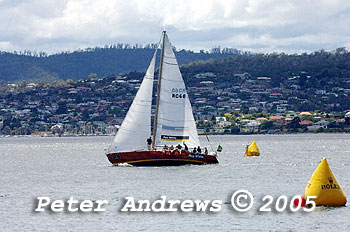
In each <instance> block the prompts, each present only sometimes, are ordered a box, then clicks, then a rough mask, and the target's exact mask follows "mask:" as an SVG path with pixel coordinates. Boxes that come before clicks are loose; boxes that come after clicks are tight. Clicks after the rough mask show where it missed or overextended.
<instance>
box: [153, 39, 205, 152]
mask: <svg viewBox="0 0 350 232" xmlns="http://www.w3.org/2000/svg"><path fill="white" fill-rule="evenodd" d="M159 95H160V96H159V97H160V98H159V106H158V107H159V108H158V121H157V132H156V141H155V142H156V146H163V145H168V146H169V145H174V146H176V145H177V144H182V143H183V142H185V143H186V144H187V146H188V147H190V148H192V147H197V146H200V143H199V139H198V133H197V128H196V122H195V120H194V118H193V113H192V107H191V103H190V101H189V98H188V95H187V91H186V87H185V83H184V81H183V79H182V75H181V72H180V69H179V65H178V63H177V60H176V57H175V54H174V52H173V50H172V46H171V44H170V42H169V39H168V37H167V36H166V35H165V39H164V58H163V70H162V77H161V88H160V94H159Z"/></svg>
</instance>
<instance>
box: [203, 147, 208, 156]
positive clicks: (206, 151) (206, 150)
mask: <svg viewBox="0 0 350 232" xmlns="http://www.w3.org/2000/svg"><path fill="white" fill-rule="evenodd" d="M204 154H205V155H208V149H207V148H206V147H205V148H204Z"/></svg>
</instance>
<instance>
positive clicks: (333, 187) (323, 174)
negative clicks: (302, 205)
mask: <svg viewBox="0 0 350 232" xmlns="http://www.w3.org/2000/svg"><path fill="white" fill-rule="evenodd" d="M304 195H305V199H306V198H307V197H308V196H316V199H313V201H314V202H315V203H316V205H317V206H321V205H324V206H343V205H345V204H346V195H345V193H344V191H343V189H342V188H341V187H340V184H339V183H338V181H337V179H336V178H335V176H334V174H333V172H332V170H331V169H330V167H329V165H328V162H327V160H326V158H324V159H323V160H322V162H321V163H320V165H318V167H317V168H316V170H315V172H314V173H313V174H312V177H311V179H310V180H309V183H308V184H307V186H306V188H305V194H304Z"/></svg>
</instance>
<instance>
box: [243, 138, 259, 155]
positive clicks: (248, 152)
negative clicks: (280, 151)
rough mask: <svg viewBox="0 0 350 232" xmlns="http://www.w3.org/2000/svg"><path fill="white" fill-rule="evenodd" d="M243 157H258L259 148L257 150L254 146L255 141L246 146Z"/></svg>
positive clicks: (256, 146)
mask: <svg viewBox="0 0 350 232" xmlns="http://www.w3.org/2000/svg"><path fill="white" fill-rule="evenodd" d="M244 155H245V156H259V155H260V152H259V148H258V145H256V142H255V140H254V141H253V142H252V144H250V146H248V145H247V147H246V149H245V153H244Z"/></svg>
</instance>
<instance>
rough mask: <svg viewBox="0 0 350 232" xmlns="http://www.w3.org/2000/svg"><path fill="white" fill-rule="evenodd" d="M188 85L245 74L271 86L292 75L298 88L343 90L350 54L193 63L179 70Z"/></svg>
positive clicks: (277, 55) (259, 56)
mask: <svg viewBox="0 0 350 232" xmlns="http://www.w3.org/2000/svg"><path fill="white" fill-rule="evenodd" d="M181 71H182V73H183V75H184V77H186V78H187V80H188V82H200V81H202V80H201V79H196V78H194V77H195V75H196V74H198V73H205V72H212V73H214V74H215V78H214V79H213V78H212V79H211V81H214V82H218V83H222V82H228V83H229V82H231V83H233V82H236V81H237V79H235V80H233V77H234V76H235V74H243V73H248V74H249V75H250V76H251V77H253V78H254V79H255V78H256V77H270V78H271V82H272V85H273V86H274V87H280V85H281V84H283V83H284V82H286V81H288V78H293V77H294V76H298V77H300V79H298V83H297V84H298V85H300V88H302V89H303V88H320V89H323V88H327V86H328V87H335V86H337V87H345V86H344V83H343V82H344V81H348V80H350V52H349V51H347V50H346V49H345V48H337V49H336V50H334V51H331V52H326V51H324V50H320V51H315V52H313V53H310V54H306V53H303V54H301V55H298V54H284V53H271V54H255V55H246V54H238V55H236V56H233V57H229V58H226V59H220V60H207V61H195V62H192V63H189V64H186V65H183V66H182V67H181Z"/></svg>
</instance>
